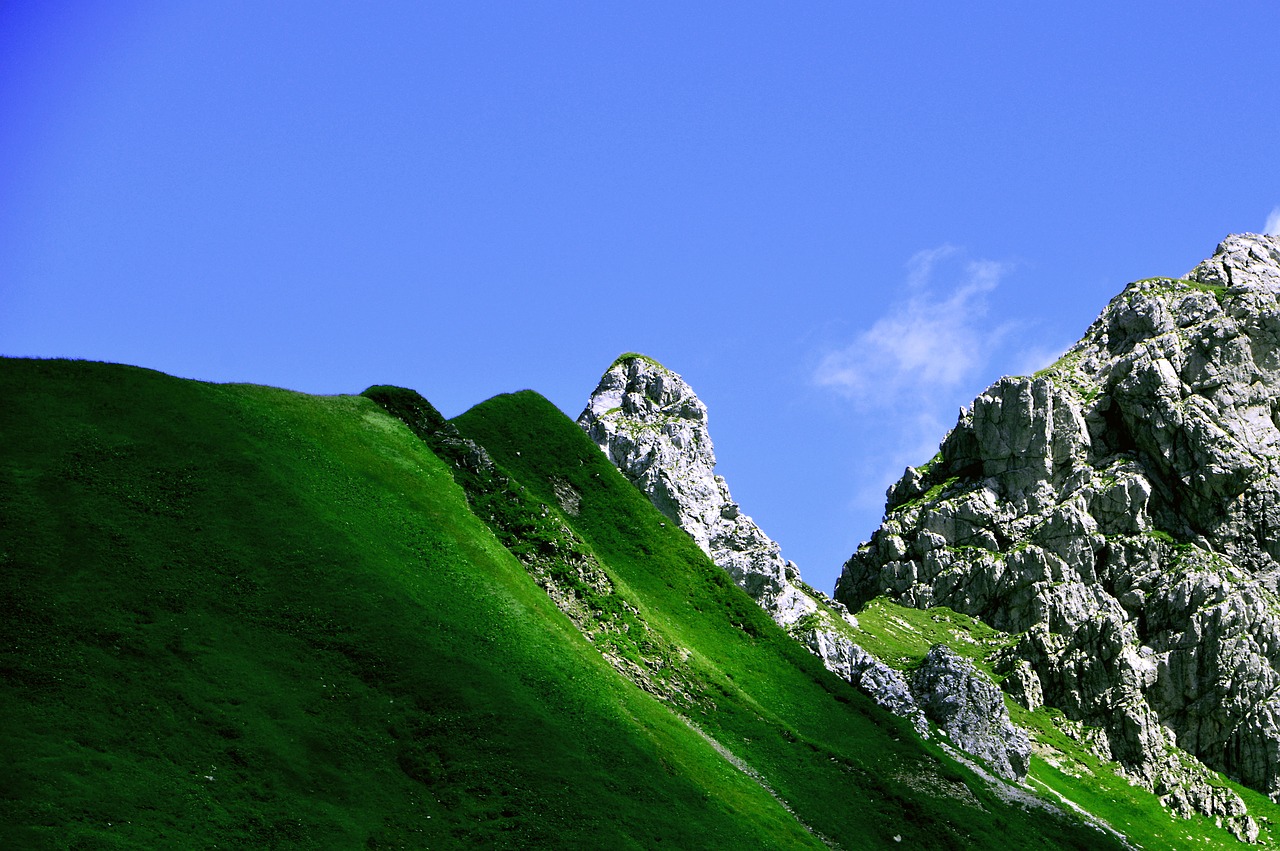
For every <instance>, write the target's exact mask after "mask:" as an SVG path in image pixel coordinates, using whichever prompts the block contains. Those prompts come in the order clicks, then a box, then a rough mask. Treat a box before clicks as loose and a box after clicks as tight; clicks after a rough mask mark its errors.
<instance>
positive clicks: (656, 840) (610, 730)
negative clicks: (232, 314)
mask: <svg viewBox="0 0 1280 851" xmlns="http://www.w3.org/2000/svg"><path fill="white" fill-rule="evenodd" d="M1278 294H1280V239H1276V238H1268V237H1257V236H1250V235H1246V236H1238V237H1231V238H1229V239H1228V240H1226V241H1225V242H1224V243H1223V244H1222V246H1220V247H1219V249H1218V251H1217V253H1216V254H1215V255H1214V256H1213V257H1212V258H1211V259H1210V260H1207V261H1206V262H1205V263H1203V264H1201V265H1200V266H1198V267H1197V268H1196V269H1195V270H1193V271H1192V272H1191V273H1190V274H1189V275H1188V277H1187V278H1185V279H1165V278H1160V279H1150V280H1146V281H1139V282H1136V283H1134V284H1131V285H1130V286H1129V287H1128V288H1126V289H1125V291H1124V292H1123V293H1122V294H1121V295H1120V296H1118V297H1117V298H1116V299H1114V300H1113V301H1112V303H1111V304H1110V305H1109V306H1108V307H1107V309H1106V310H1105V311H1104V312H1103V314H1102V316H1101V317H1099V319H1098V321H1097V322H1095V323H1094V325H1093V326H1092V327H1091V328H1090V329H1089V330H1088V332H1087V333H1086V335H1085V337H1084V338H1083V339H1082V340H1081V342H1080V343H1078V344H1077V345H1076V346H1075V347H1073V348H1072V349H1071V350H1070V351H1069V352H1068V353H1067V354H1066V355H1064V356H1063V358H1062V359H1061V360H1059V361H1058V362H1057V363H1056V364H1054V365H1053V366H1052V367H1050V368H1049V369H1047V370H1045V371H1044V372H1042V373H1040V374H1037V375H1036V376H1032V377H1022V378H1006V379H1002V380H1001V381H998V382H996V384H994V385H992V387H991V388H989V389H988V390H987V391H986V392H984V393H983V394H982V395H981V396H980V397H979V398H978V399H977V400H975V402H974V404H973V406H972V408H970V409H967V410H965V411H964V412H962V415H961V417H960V419H959V421H958V423H957V425H956V427H955V428H954V429H953V430H952V431H951V433H950V434H949V435H947V437H946V438H945V440H944V441H943V443H942V446H941V449H940V451H939V453H938V455H937V456H936V457H935V458H934V459H933V460H931V461H930V462H929V463H927V464H924V465H922V466H921V467H920V468H916V469H908V470H907V471H906V473H905V474H904V476H903V478H902V480H901V481H899V482H898V483H897V484H896V485H894V487H893V488H891V490H890V492H889V495H888V505H887V510H886V515H885V518H884V521H883V523H882V525H881V527H880V529H878V530H877V531H876V532H875V533H874V535H873V536H872V537H871V540H870V541H869V542H868V543H866V544H864V545H863V546H862V547H860V548H859V550H858V552H857V553H855V554H854V555H853V556H852V557H851V558H850V560H849V561H848V563H847V564H846V565H845V569H844V571H843V573H842V575H841V578H840V581H839V583H838V585H837V588H836V594H835V599H832V598H830V597H827V596H826V595H824V594H822V593H821V592H819V591H817V590H815V589H813V588H811V587H810V586H808V585H807V584H805V583H804V582H803V580H802V579H801V576H800V571H799V568H798V567H797V566H796V565H794V564H792V563H790V562H788V561H786V560H785V559H784V558H783V557H782V550H781V548H780V547H779V546H778V544H776V543H775V542H773V541H772V540H771V539H770V538H769V537H768V536H767V535H766V534H765V533H764V532H763V531H762V530H761V529H760V528H759V526H758V525H757V524H755V523H754V522H753V521H752V520H751V519H750V517H749V516H747V514H746V513H744V511H743V510H742V509H741V508H740V507H739V506H738V505H737V503H736V502H735V501H734V500H733V498H732V495H731V493H730V491H729V487H728V483H726V482H725V481H724V480H723V479H722V478H719V477H717V476H716V474H715V463H716V458H715V453H714V449H713V445H712V443H711V437H710V432H709V428H708V412H707V410H706V407H705V405H703V404H702V402H701V401H700V400H699V399H698V398H697V396H696V394H694V392H693V390H692V388H691V387H690V386H689V385H688V383H687V382H685V381H684V380H683V379H682V378H681V377H680V376H679V375H678V374H676V373H675V372H673V371H671V370H669V369H667V368H666V367H665V366H663V365H662V364H660V363H658V362H657V361H655V360H653V359H651V358H648V357H645V356H643V355H638V354H628V355H624V356H622V357H620V358H618V359H617V360H616V361H615V362H614V363H613V364H611V365H610V366H609V367H608V368H607V369H606V370H605V373H604V375H603V377H602V378H601V381H600V383H599V385H598V387H597V388H596V390H595V392H594V393H592V394H591V396H590V398H589V399H588V403H587V405H586V409H585V410H584V411H583V413H582V415H581V416H580V417H579V419H578V422H577V423H575V422H574V421H573V420H571V419H569V418H568V417H566V416H565V415H564V414H563V413H561V412H560V411H559V410H557V409H556V408H555V407H554V406H553V405H551V404H550V403H549V402H548V401H547V400H546V399H544V398H542V397H541V396H539V395H538V394H537V393H534V392H532V391H522V392H520V393H514V394H504V395H501V396H498V397H495V398H493V399H490V400H488V401H486V402H483V403H481V404H479V405H477V406H476V407H474V408H473V409H471V410H470V411H468V412H467V413H465V414H463V415H462V416H460V417H457V418H455V419H454V420H446V419H445V418H444V417H443V416H441V415H440V413H439V412H438V411H437V410H436V409H435V408H434V407H432V405H431V404H430V402H429V401H428V400H427V399H426V398H424V397H423V396H421V395H420V394H419V393H417V392H415V391H413V390H408V389H405V388H399V387H389V386H374V387H370V388H369V389H368V390H366V391H365V392H364V393H363V394H361V395H358V396H334V397H315V396H307V395H303V394H299V393H292V392H289V391H285V390H278V389H274V388H266V387H257V386H250V385H214V384H206V383H201V382H195V381H186V380H181V379H176V378H172V377H169V376H166V375H163V374H160V373H156V372H152V371H150V370H145V369H139V368H136V367H127V366H119V365H109V364H97V363H87V362H78V361H75V362H73V361H39V360H17V359H0V398H3V399H4V400H5V404H4V405H3V406H0V435H2V436H3V440H0V612H3V613H4V617H3V618H0V719H3V724H0V752H3V753H4V755H5V758H6V772H5V773H4V776H3V780H0V847H5V848H10V847H12V848H57V849H62V848H76V849H88V848H139V847H142V848H152V847H215V846H217V847H253V848H259V847H261V848H281V849H284V848H317V849H319V848H335V847H338V848H346V847H365V848H400V847H405V848H421V847H435V848H439V847H496V848H529V847H568V848H598V847H602V846H608V847H614V846H617V847H635V848H652V847H659V846H662V847H677V848H723V847H733V846H735V845H740V846H743V847H751V848H757V847H759V848H775V847H785V848H791V847H798V848H804V847H827V848H844V849H855V848H885V847H900V846H901V847H922V848H940V849H941V848H948V849H949V848H993V847H1008V848H1011V849H1012V848H1036V849H1039V848H1079V849H1085V848H1088V849H1093V848H1121V847H1126V848H1203V847H1235V846H1238V844H1239V842H1240V841H1245V842H1256V843H1259V844H1266V845H1269V844H1273V843H1274V842H1275V841H1276V839H1277V838H1280V837H1277V836H1276V834H1275V825H1276V824H1280V809H1277V807H1276V804H1275V803H1274V801H1273V800H1271V799H1270V798H1268V797H1267V796H1268V795H1270V796H1272V797H1276V796H1277V795H1278V793H1280V790H1278V789H1277V785H1278V784H1277V776H1276V775H1277V773H1278V769H1277V766H1278V765H1280V744H1277V742H1280V736H1277V734H1276V730H1275V724H1274V718H1275V715H1276V700H1277V698H1276V697H1275V696H1274V695H1275V694H1276V691H1275V685H1276V671H1277V666H1276V664H1275V661H1276V654H1277V652H1280V651H1277V649H1276V648H1277V646H1278V642H1277V640H1276V618H1277V617H1280V616H1278V615H1277V614H1276V613H1277V612H1280V608H1277V605H1276V603H1277V594H1278V593H1280V592H1278V590H1277V585H1280V580H1278V577H1280V573H1278V572H1277V567H1276V561H1275V559H1276V558H1277V557H1280V550H1277V549H1276V543H1275V540H1274V533H1273V530H1274V529H1275V528H1276V524H1277V521H1278V520H1280V518H1277V511H1278V510H1280V509H1277V508H1276V505H1277V490H1280V485H1278V482H1280V480H1278V479H1277V475H1280V473H1278V471H1277V455H1278V453H1280V426H1278V425H1277V423H1278V422H1280V413H1278V412H1280V402H1277V399H1276V396H1277V395H1280V391H1277V390H1276V387H1277V384H1276V378H1277V375H1276V372H1277V370H1280V353H1278V352H1277V349H1278V348H1280V295H1278Z"/></svg>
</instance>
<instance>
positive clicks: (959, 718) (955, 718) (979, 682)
mask: <svg viewBox="0 0 1280 851" xmlns="http://www.w3.org/2000/svg"><path fill="white" fill-rule="evenodd" d="M911 686H912V692H913V693H914V694H915V697H916V701H917V702H918V703H919V705H920V707H921V708H922V709H923V710H924V713H925V715H927V716H928V718H929V720H930V721H932V722H934V723H935V724H937V725H938V726H939V727H941V728H942V729H943V731H945V732H946V734H947V736H948V737H949V738H950V739H951V741H952V742H954V743H955V744H956V746H957V747H959V748H960V749H961V750H963V751H965V752H967V753H970V754H973V755H974V756H977V757H981V758H982V759H984V760H986V761H987V763H988V764H989V765H990V766H991V767H992V768H993V769H994V770H995V771H996V773H997V774H999V775H1001V776H1002V777H1007V778H1011V779H1013V778H1018V777H1022V776H1023V775H1025V774H1026V773H1027V768H1028V766H1029V765H1030V762H1031V740H1030V739H1029V738H1028V737H1027V734H1026V733H1025V732H1023V731H1022V730H1020V729H1018V728H1017V727H1015V726H1014V725H1013V722H1012V721H1010V720H1009V710H1008V709H1007V708H1005V705H1004V696H1003V695H1002V694H1001V693H1000V689H999V688H998V687H997V686H996V684H995V683H993V682H991V680H990V679H989V678H988V677H987V676H986V675H984V674H983V673H982V672H981V671H979V670H978V669H977V668H975V667H974V666H973V663H972V662H970V661H968V660H967V659H965V658H964V657H962V656H960V654H958V653H956V652H955V651H954V650H952V649H950V648H949V647H947V646H946V645H945V644H935V645H934V646H933V647H932V648H930V650H929V654H928V655H927V656H925V657H924V662H923V663H922V664H921V665H920V667H919V668H917V669H916V670H915V673H914V674H912V676H911Z"/></svg>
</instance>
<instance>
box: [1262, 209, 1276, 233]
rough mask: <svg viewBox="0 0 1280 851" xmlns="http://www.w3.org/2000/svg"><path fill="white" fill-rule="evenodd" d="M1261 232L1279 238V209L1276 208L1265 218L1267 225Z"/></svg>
mask: <svg viewBox="0 0 1280 851" xmlns="http://www.w3.org/2000/svg"><path fill="white" fill-rule="evenodd" d="M1262 232H1263V233H1265V234H1269V235H1271V236H1280V207H1276V208H1275V209H1274V210H1272V211H1271V215H1269V216H1267V224H1266V226H1265V227H1263V229H1262Z"/></svg>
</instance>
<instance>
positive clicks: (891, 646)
mask: <svg viewBox="0 0 1280 851" xmlns="http://www.w3.org/2000/svg"><path fill="white" fill-rule="evenodd" d="M857 617H858V625H859V626H858V630H857V631H856V635H855V636H854V640H855V641H857V642H858V643H859V644H861V645H862V646H863V647H865V648H866V649H867V650H869V651H871V652H872V653H874V654H875V655H876V656H877V657H878V658H880V659H881V660H883V661H884V662H885V663H886V664H889V665H891V666H892V667H895V668H898V669H899V670H903V671H910V670H912V669H914V668H915V667H916V666H917V665H919V663H920V662H921V661H922V660H923V659H924V657H925V654H926V653H928V651H929V648H930V647H931V646H933V645H934V644H938V643H941V644H946V645H947V646H949V647H951V648H952V649H953V650H955V651H956V652H958V653H960V654H961V655H963V656H965V657H966V658H968V659H970V660H971V661H973V662H974V664H975V665H977V667H978V668H980V669H982V670H984V671H985V672H986V673H987V674H988V675H990V676H992V678H993V679H995V680H997V681H999V679H1000V676H999V675H998V674H996V671H995V664H994V662H995V659H994V657H995V654H997V653H999V652H1000V650H1002V649H1003V648H1005V647H1009V646H1011V645H1012V644H1014V643H1016V642H1017V640H1018V637H1017V636H1012V635H1008V634H1006V633H1002V632H999V631H998V630H995V629H992V628H991V627H989V626H987V625H986V624H984V623H982V622H981V621H978V620H975V619H974V618H971V617H969V616H967V615H964V614H960V613H958V612H954V611H952V610H951V609H948V608H945V607H941V606H940V607H936V608H932V609H912V608H908V607H905V606H900V605H898V604H896V603H893V602H891V601H889V600H887V599H885V598H883V597H881V598H877V599H875V600H872V601H871V602H870V603H868V604H867V605H866V606H864V607H863V609H862V610H861V611H859V612H858V613H857ZM1005 705H1006V706H1007V707H1008V709H1009V714H1010V717H1011V718H1012V720H1013V721H1014V723H1015V724H1017V725H1018V726H1020V727H1022V728H1023V729H1025V730H1026V731H1027V732H1028V733H1029V734H1030V735H1031V737H1032V739H1033V740H1034V741H1035V743H1036V745H1035V753H1034V754H1033V756H1032V760H1031V769H1030V772H1029V777H1030V782H1031V785H1032V787H1033V788H1035V789H1038V790H1041V791H1043V790H1044V789H1046V788H1048V789H1051V790H1053V792H1056V793H1057V795H1059V796H1061V797H1062V798H1066V799H1067V800H1070V801H1072V802H1074V803H1075V804H1076V805H1078V806H1080V807H1082V808H1083V809H1085V810H1087V811H1088V812H1090V813H1092V814H1094V815H1095V816H1098V817H1099V818H1101V819H1103V820H1104V821H1106V822H1107V823H1108V824H1110V825H1111V826H1112V827H1113V828H1115V829H1116V830H1119V831H1120V832H1121V833H1123V834H1125V836H1126V837H1128V838H1129V840H1130V841H1131V842H1133V843H1135V844H1137V845H1138V846H1140V847H1143V848H1147V849H1156V848H1233V847H1234V848H1239V847H1242V846H1241V845H1240V843H1239V842H1238V841H1236V839H1235V838H1234V837H1233V836H1231V834H1230V833H1228V832H1227V831H1225V830H1223V829H1221V828H1219V827H1218V826H1217V825H1215V824H1214V822H1213V820H1212V819H1209V818H1207V817H1204V816H1195V817H1192V818H1190V819H1181V818H1177V817H1174V816H1173V815H1171V814H1170V812H1169V811H1168V810H1167V809H1165V808H1164V807H1163V806H1161V804H1160V802H1159V801H1158V800H1157V798H1156V796H1155V795H1153V794H1151V793H1150V792H1147V791H1146V790H1144V789H1141V788H1139V787H1135V786H1133V785H1131V784H1130V783H1129V781H1128V780H1127V779H1125V778H1124V777H1122V776H1120V775H1118V774H1117V773H1116V771H1115V765H1114V763H1110V762H1107V761H1104V760H1102V759H1099V758H1098V757H1097V756H1096V755H1095V754H1094V753H1093V752H1092V751H1091V750H1090V749H1089V747H1088V746H1087V745H1085V744H1083V743H1082V742H1081V741H1080V740H1079V739H1080V735H1079V734H1077V735H1076V736H1074V737H1073V736H1071V735H1068V734H1067V732H1065V731H1066V730H1067V729H1071V728H1078V729H1079V730H1080V731H1083V728H1081V727H1080V725H1078V724H1072V722H1070V721H1068V720H1067V719H1066V718H1065V717H1064V716H1063V715H1062V713H1061V712H1060V711H1058V710H1057V709H1053V708H1049V707H1041V708H1039V709H1037V710H1036V711H1035V712H1028V711H1027V709H1026V708H1025V707H1023V706H1021V705H1020V704H1018V703H1016V702H1015V701H1013V700H1012V699H1010V698H1008V697H1006V698H1005ZM1218 782H1219V783H1220V784H1221V785H1223V786H1229V787H1230V788H1232V789H1235V790H1236V791H1237V792H1238V793H1240V794H1241V795H1242V797H1244V799H1245V801H1246V803H1247V804H1248V806H1249V809H1250V812H1251V813H1253V814H1254V816H1255V818H1256V817H1259V816H1261V817H1264V818H1270V819H1273V820H1274V819H1276V818H1277V817H1278V816H1280V810H1278V809H1277V807H1276V805H1275V804H1273V803H1272V802H1271V801H1270V800H1268V799H1267V798H1266V797H1265V796H1263V795H1260V794H1259V793H1257V792H1255V791H1253V790H1249V789H1243V787H1240V786H1239V785H1238V784H1234V783H1231V782H1230V781H1228V780H1226V779H1225V778H1221V777H1219V779H1218ZM1046 797H1047V799H1048V800H1057V799H1056V798H1054V797H1052V796H1046ZM1263 827H1264V829H1263V834H1262V840H1263V843H1264V844H1266V843H1269V842H1271V841H1272V833H1271V830H1270V828H1269V827H1268V826H1267V825H1266V823H1265V822H1264V823H1263Z"/></svg>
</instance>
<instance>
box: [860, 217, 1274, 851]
mask: <svg viewBox="0 0 1280 851" xmlns="http://www.w3.org/2000/svg"><path fill="white" fill-rule="evenodd" d="M1278 418H1280V238H1278V237H1269V236H1257V235H1250V234H1246V235H1239V236H1232V237H1229V238H1227V239H1226V240H1225V241H1224V242H1222V244H1221V245H1219V246H1218V248H1217V250H1216V251H1215V253H1214V254H1213V256H1212V257H1211V258H1209V259H1208V260H1206V261H1204V262H1203V263H1201V264H1200V265H1198V266H1197V267H1196V268H1195V269H1193V270H1192V271H1191V272H1190V273H1188V275H1187V276H1186V277H1184V278H1176V279H1174V278H1151V279H1147V280H1142V281H1137V282H1135V283H1133V284H1130V285H1129V286H1128V287H1126V288H1125V289H1124V291H1123V292H1122V293H1120V295H1118V296H1116V297H1115V298H1114V299H1113V300H1112V301H1111V302H1110V304H1108V305H1107V307H1106V309H1105V310H1104V311H1103V312H1102V314H1101V315H1100V316H1099V317H1098V319H1097V321H1095V322H1094V323H1093V325H1092V326H1090V328H1089V329H1088V331H1087V332H1086V333H1085V335H1084V337H1083V338H1082V339H1081V340H1080V342H1078V343H1077V344H1076V345H1075V346H1073V347H1072V348H1071V349H1070V350H1069V351H1068V352H1067V353H1066V354H1065V355H1063V357H1062V358H1061V359H1060V360H1058V361H1057V363H1055V364H1053V365H1052V366H1051V367H1049V368H1048V369H1045V370H1043V371H1042V372H1039V373H1037V374H1036V375H1034V376H1029V377H1014V378H1004V379H1001V380H1000V381H998V382H996V383H995V384H993V385H991V387H989V388H988V389H987V390H986V391H984V392H983V393H982V394H981V395H980V396H978V398H977V399H975V400H974V402H973V404H972V406H971V407H970V408H968V409H966V410H964V411H962V412H961V415H960V418H959V421H958V422H957V423H956V425H955V427H954V428H953V429H952V430H951V432H950V433H949V434H948V435H947V436H946V438H945V440H943V442H942V444H941V447H940V449H939V452H938V454H937V455H936V456H935V457H934V458H933V459H932V460H930V461H929V462H928V463H926V464H923V465H921V466H920V467H918V468H909V469H908V470H907V471H906V473H905V474H904V475H903V477H902V479H901V480H900V481H899V482H898V483H897V484H895V485H894V486H893V487H892V488H891V489H890V491H889V495H888V504H887V510H886V515H885V519H884V521H883V523H882V525H881V526H880V528H879V529H878V530H876V531H875V533H874V534H873V535H872V536H871V539H870V541H869V542H868V543H866V544H863V545H862V546H861V547H860V548H859V549H858V551H857V552H856V553H854V554H853V556H852V557H851V558H850V559H849V561H848V562H847V564H846V565H845V567H844V570H843V572H842V574H841V577H840V579H839V582H838V584H837V588H836V592H835V596H836V598H837V599H839V600H841V601H842V602H844V603H845V604H846V605H847V606H848V607H849V608H850V609H851V610H853V611H858V610H860V609H862V608H863V607H864V606H866V605H868V604H869V603H871V602H872V601H875V600H877V599H886V600H889V601H893V602H894V603H896V604H899V605H903V606H908V607H914V608H918V609H930V608H932V607H939V606H942V607H947V608H949V609H952V610H954V611H956V612H959V613H962V614H964V615H967V616H970V617H972V618H974V619H977V620H979V621H981V622H982V623H984V624H986V625H988V626H989V627H991V628H994V629H995V630H998V631H1000V632H1001V633H1003V634H1005V635H1007V636H1009V643H1008V645H1007V647H1005V648H1004V649H1003V650H1001V652H1000V653H999V654H997V656H996V657H995V658H993V667H994V670H996V671H997V672H998V673H999V674H1001V675H1003V676H1004V677H1005V679H1004V684H1005V688H1006V690H1007V691H1009V692H1010V693H1011V694H1013V695H1015V696H1016V697H1017V699H1018V700H1019V702H1020V703H1021V704H1022V706H1023V707H1025V708H1027V709H1030V710H1034V709H1037V708H1038V707H1040V706H1042V705H1043V706H1047V707H1052V708H1054V709H1056V710H1059V711H1061V713H1062V714H1063V715H1064V716H1065V718H1066V719H1068V720H1069V721H1070V722H1071V723H1068V724H1064V725H1062V729H1063V730H1064V731H1065V732H1067V733H1069V734H1070V735H1072V736H1074V737H1075V738H1076V739H1077V741H1078V742H1079V743H1084V744H1087V746H1088V747H1089V748H1090V749H1092V750H1093V751H1094V752H1095V753H1097V754H1098V755H1099V756H1102V757H1105V758H1107V759H1109V760H1114V761H1115V762H1116V763H1118V764H1119V765H1120V766H1122V767H1123V771H1124V776H1126V777H1127V778H1128V779H1130V780H1131V781H1132V782H1133V783H1135V784H1138V785H1141V786H1142V787H1144V788H1146V789H1150V790H1152V791H1153V792H1154V793H1155V794H1157V795H1158V796H1159V797H1160V798H1161V799H1162V800H1163V801H1164V802H1165V804H1166V805H1167V806H1169V807H1170V808H1172V809H1173V811H1175V812H1177V813H1179V814H1182V815H1188V816H1189V815H1191V814H1193V813H1202V814H1206V815H1209V816H1212V817H1214V818H1216V819H1219V820H1221V821H1223V822H1225V823H1227V824H1228V825H1229V826H1230V827H1231V828H1232V829H1233V830H1234V831H1235V832H1236V833H1237V835H1239V836H1241V837H1245V838H1251V837H1254V836H1255V835H1256V830H1257V824H1256V823H1255V821H1254V819H1253V818H1252V817H1251V816H1250V815H1248V814H1247V812H1246V810H1247V809H1255V810H1256V811H1258V812H1260V813H1261V812H1266V811H1267V809H1266V808H1265V807H1253V806H1249V807H1246V803H1245V800H1244V798H1242V794H1243V793H1242V792H1241V790H1239V789H1238V788H1236V789H1233V788H1231V787H1230V786H1229V785H1227V784H1224V783H1223V782H1222V780H1221V777H1222V776H1225V777H1226V778H1230V779H1231V780H1232V781H1235V782H1238V783H1240V784H1243V785H1245V786H1247V787H1250V788H1251V789H1254V790H1257V791H1258V792H1261V793H1263V794H1265V795H1268V796H1270V797H1271V798H1272V799H1273V800H1275V799H1277V798H1280V673H1278V672H1280V596H1278V590H1280V565H1278V564H1277V558H1280V538H1278V537H1277V530H1280V427H1278V423H1280V419H1278ZM1217 772H1220V774H1218V773H1217Z"/></svg>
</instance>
